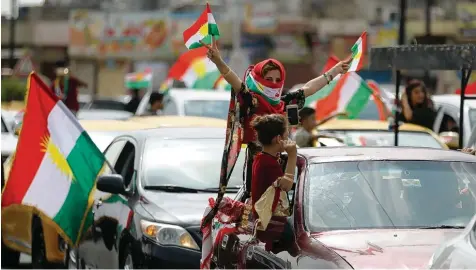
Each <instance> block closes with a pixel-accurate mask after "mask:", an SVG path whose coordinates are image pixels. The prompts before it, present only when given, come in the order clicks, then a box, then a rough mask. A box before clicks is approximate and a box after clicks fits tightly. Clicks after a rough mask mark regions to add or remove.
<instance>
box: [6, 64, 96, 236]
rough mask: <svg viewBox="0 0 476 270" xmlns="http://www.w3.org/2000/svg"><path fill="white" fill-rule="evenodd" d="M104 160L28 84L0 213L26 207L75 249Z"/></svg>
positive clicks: (55, 105)
mask: <svg viewBox="0 0 476 270" xmlns="http://www.w3.org/2000/svg"><path fill="white" fill-rule="evenodd" d="M104 161H105V158H104V155H103V154H102V153H101V151H100V150H99V149H98V148H97V146H96V145H95V144H94V143H93V141H92V140H91V138H90V137H89V135H88V134H87V133H86V131H84V129H83V128H82V127H81V125H80V124H79V122H78V120H76V118H75V116H74V115H73V114H72V113H71V112H70V111H69V109H68V108H67V107H66V106H65V105H64V104H63V102H61V101H60V100H59V99H58V97H57V96H56V95H55V94H54V93H53V91H52V90H51V89H50V88H49V87H47V86H46V85H45V84H44V83H43V81H41V79H40V77H38V75H36V74H35V73H31V74H30V76H29V79H28V93H27V104H26V112H25V115H24V118H23V125H22V130H21V132H20V137H19V140H18V145H17V149H16V153H15V157H14V159H13V163H12V166H11V170H10V173H9V175H8V179H7V182H6V184H5V188H4V190H3V194H2V214H5V213H6V212H8V211H17V210H18V209H21V208H28V209H31V210H32V211H33V210H34V211H35V212H38V213H39V215H40V216H41V217H42V220H43V221H46V222H48V223H49V224H51V226H53V227H55V228H57V230H58V233H59V234H60V235H61V236H62V237H63V238H64V239H65V240H66V241H67V242H68V243H70V244H76V243H77V241H78V239H79V237H80V232H81V230H82V228H83V227H84V226H88V224H85V220H86V217H87V213H88V211H89V209H90V207H91V204H92V203H93V200H92V199H91V198H90V194H92V191H93V190H94V187H95V182H96V177H97V175H98V174H99V173H100V171H101V168H102V167H103V164H104Z"/></svg>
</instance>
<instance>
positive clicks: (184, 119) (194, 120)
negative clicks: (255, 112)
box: [127, 116, 226, 128]
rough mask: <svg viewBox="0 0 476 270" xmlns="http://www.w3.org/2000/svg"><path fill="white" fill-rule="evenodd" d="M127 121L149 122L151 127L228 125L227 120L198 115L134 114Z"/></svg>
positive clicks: (223, 126)
mask: <svg viewBox="0 0 476 270" xmlns="http://www.w3.org/2000/svg"><path fill="white" fill-rule="evenodd" d="M127 122H134V123H142V124H147V125H149V126H150V127H221V128H225V127H226V120H223V119H217V118H209V117H198V116H134V117H131V118H129V119H128V120H127Z"/></svg>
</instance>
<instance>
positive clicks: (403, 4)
mask: <svg viewBox="0 0 476 270" xmlns="http://www.w3.org/2000/svg"><path fill="white" fill-rule="evenodd" d="M406 11H407V0H400V27H399V29H398V45H403V44H405V24H406V22H407V18H406V17H407V15H406ZM395 77H396V78H395V79H396V82H395V87H396V89H395V99H396V101H397V104H396V105H397V109H396V110H395V128H394V131H395V139H394V141H395V146H398V129H399V122H400V121H399V120H400V109H401V104H400V102H399V98H400V81H401V80H402V74H401V72H400V70H397V74H396V76H395Z"/></svg>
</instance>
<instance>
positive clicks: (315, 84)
mask: <svg viewBox="0 0 476 270" xmlns="http://www.w3.org/2000/svg"><path fill="white" fill-rule="evenodd" d="M350 62H352V58H350V59H348V60H346V61H341V62H339V63H338V64H337V65H335V66H334V67H333V68H331V69H330V70H329V71H327V72H325V73H324V74H322V75H321V76H319V77H317V78H314V79H312V80H310V81H308V82H307V83H306V84H305V85H304V86H303V87H302V90H304V95H305V96H306V97H308V96H312V95H314V94H315V93H316V92H317V91H319V90H321V89H322V88H323V87H324V86H326V84H329V83H330V82H331V81H332V80H333V79H334V78H335V77H336V76H337V75H339V74H342V73H345V72H347V70H348V69H349V67H350V66H349V64H350Z"/></svg>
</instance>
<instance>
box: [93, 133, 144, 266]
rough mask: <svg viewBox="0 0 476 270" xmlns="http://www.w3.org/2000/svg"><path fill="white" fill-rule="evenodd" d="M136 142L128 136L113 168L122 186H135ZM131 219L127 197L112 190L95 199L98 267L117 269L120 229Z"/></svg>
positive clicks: (128, 187) (130, 187) (128, 188)
mask: <svg viewBox="0 0 476 270" xmlns="http://www.w3.org/2000/svg"><path fill="white" fill-rule="evenodd" d="M136 149H137V147H136V146H135V142H134V141H133V140H132V139H127V140H126V142H125V145H124V147H123V149H122V151H121V153H120V154H119V157H118V158H117V161H116V163H115V164H114V171H115V172H116V173H118V174H120V175H121V176H122V178H123V180H124V186H125V189H126V190H128V191H130V192H131V194H132V193H133V192H134V187H135V179H134V178H135V175H136V171H135V170H134V168H135V166H134V164H135V157H136ZM131 219H132V210H131V207H130V202H129V198H128V197H126V196H124V195H121V194H114V195H110V196H109V197H107V198H103V199H102V200H100V201H99V202H98V205H97V210H96V211H95V213H94V221H95V222H94V227H95V233H96V239H97V241H96V247H97V250H98V254H100V260H99V261H98V262H97V266H98V267H99V268H104V269H110V268H113V269H117V268H122V266H121V265H120V258H119V250H120V241H121V235H122V232H123V230H125V229H127V228H128V226H129V224H130V220H131Z"/></svg>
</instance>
